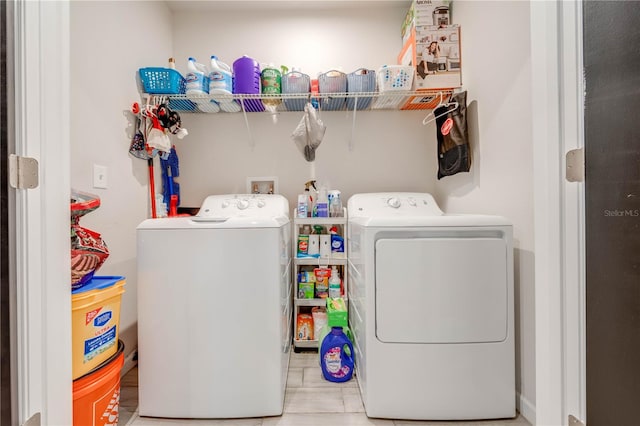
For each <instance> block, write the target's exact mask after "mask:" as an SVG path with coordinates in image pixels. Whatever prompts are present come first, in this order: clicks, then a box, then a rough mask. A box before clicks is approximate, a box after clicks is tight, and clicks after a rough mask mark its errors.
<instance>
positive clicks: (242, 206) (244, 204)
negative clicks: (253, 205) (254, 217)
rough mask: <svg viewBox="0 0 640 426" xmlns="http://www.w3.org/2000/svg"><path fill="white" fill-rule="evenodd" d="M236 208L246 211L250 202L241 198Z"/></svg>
mask: <svg viewBox="0 0 640 426" xmlns="http://www.w3.org/2000/svg"><path fill="white" fill-rule="evenodd" d="M236 206H237V207H238V209H239V210H244V209H246V208H247V207H249V200H247V199H246V198H241V199H240V200H238V203H237V204H236Z"/></svg>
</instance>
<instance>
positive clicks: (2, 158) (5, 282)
mask: <svg viewBox="0 0 640 426" xmlns="http://www.w3.org/2000/svg"><path fill="white" fill-rule="evenodd" d="M7 16H8V15H7V5H6V2H4V1H3V2H0V354H1V360H0V424H3V425H5V424H7V425H9V424H12V417H11V414H12V410H11V407H12V406H11V403H12V402H11V390H12V385H11V350H10V349H11V346H10V342H11V318H10V312H11V311H10V309H9V303H10V301H9V297H10V292H9V285H10V283H9V203H8V191H9V186H8V182H7V175H8V173H7V147H8V146H9V144H8V137H9V130H8V127H9V122H8V116H7V110H8V107H9V104H8V102H7V89H8V85H7V62H8V61H7V40H8V34H7V31H8V29H7V27H8V25H7Z"/></svg>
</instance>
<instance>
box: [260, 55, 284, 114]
mask: <svg viewBox="0 0 640 426" xmlns="http://www.w3.org/2000/svg"><path fill="white" fill-rule="evenodd" d="M260 83H261V86H262V94H263V95H279V94H280V93H281V91H282V89H281V87H282V86H281V85H282V74H281V73H280V70H279V69H278V68H276V66H275V65H274V64H272V63H270V64H269V65H267V66H266V67H265V68H264V69H263V70H262V73H261V75H260ZM262 102H263V103H264V104H265V105H271V106H274V105H279V104H280V103H281V102H282V100H281V99H280V98H279V97H277V98H274V97H268V98H264V99H263V100H262Z"/></svg>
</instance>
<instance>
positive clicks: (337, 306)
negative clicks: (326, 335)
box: [327, 297, 349, 327]
mask: <svg viewBox="0 0 640 426" xmlns="http://www.w3.org/2000/svg"><path fill="white" fill-rule="evenodd" d="M348 315H349V314H348V312H347V305H346V303H344V299H343V298H342V297H337V298H335V299H331V298H327V325H328V326H329V327H347V326H348V325H349V324H348Z"/></svg>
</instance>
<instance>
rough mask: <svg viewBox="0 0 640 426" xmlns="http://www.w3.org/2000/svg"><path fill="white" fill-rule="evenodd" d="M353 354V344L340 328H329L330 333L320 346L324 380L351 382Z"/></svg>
mask: <svg viewBox="0 0 640 426" xmlns="http://www.w3.org/2000/svg"><path fill="white" fill-rule="evenodd" d="M346 348H348V351H347V350H346ZM353 353H354V352H353V344H352V343H351V340H349V338H348V337H347V336H346V335H345V334H344V332H343V331H342V327H331V332H330V333H329V334H327V335H326V336H325V337H324V339H323V340H322V342H321V344H320V366H321V369H322V375H323V377H324V378H325V380H328V381H330V382H346V381H348V380H351V377H352V375H353V365H354V362H353Z"/></svg>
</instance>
